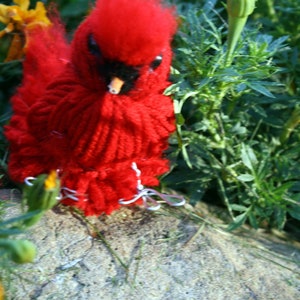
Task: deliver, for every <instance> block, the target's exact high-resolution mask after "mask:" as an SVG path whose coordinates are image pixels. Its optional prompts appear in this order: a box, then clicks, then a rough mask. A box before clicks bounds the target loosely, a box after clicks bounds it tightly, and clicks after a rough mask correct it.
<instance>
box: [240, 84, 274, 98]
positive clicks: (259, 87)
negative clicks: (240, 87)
mask: <svg viewBox="0 0 300 300" xmlns="http://www.w3.org/2000/svg"><path fill="white" fill-rule="evenodd" d="M246 85H247V86H248V87H250V88H251V89H253V90H255V91H256V92H258V93H260V94H263V95H265V96H267V97H270V98H275V96H274V95H273V94H272V93H271V92H270V91H269V90H268V89H267V88H265V87H264V86H263V85H261V84H259V83H253V82H252V83H251V82H246Z"/></svg>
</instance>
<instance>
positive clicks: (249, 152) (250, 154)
mask: <svg viewBox="0 0 300 300" xmlns="http://www.w3.org/2000/svg"><path fill="white" fill-rule="evenodd" d="M241 159H242V161H243V164H244V165H245V166H246V167H247V168H248V169H249V170H251V171H253V170H254V168H253V166H254V165H256V164H257V162H258V161H257V158H256V155H255V153H254V151H253V149H252V148H250V147H249V146H246V145H245V144H242V149H241Z"/></svg>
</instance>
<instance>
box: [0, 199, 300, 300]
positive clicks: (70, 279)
mask: <svg viewBox="0 0 300 300" xmlns="http://www.w3.org/2000/svg"><path fill="white" fill-rule="evenodd" d="M2 198H3V197H2ZM199 212H200V213H199ZM191 213H193V216H194V217H195V216H196V213H197V214H200V216H202V217H203V216H204V215H205V218H206V220H212V221H213V223H214V224H216V222H218V221H219V220H217V219H214V218H213V217H210V215H209V213H208V210H207V208H206V207H205V206H204V205H203V204H201V205H199V207H198V208H197V211H195V210H191V209H190V208H189V207H188V206H187V207H186V209H177V208H172V209H162V210H161V211H160V212H159V213H157V214H154V213H151V212H147V211H144V210H143V209H142V208H130V209H129V208H122V209H121V210H120V211H118V212H116V213H114V214H112V215H111V216H105V217H100V218H89V222H90V223H91V224H92V225H91V224H90V225H88V224H87V223H86V222H85V221H84V220H83V219H82V218H80V216H79V215H78V214H74V213H71V212H70V211H69V210H68V211H66V210H64V209H60V208H56V209H55V210H54V211H49V212H48V213H47V214H46V215H45V216H44V217H43V219H42V220H41V222H39V223H38V224H37V225H36V226H35V227H33V228H32V230H30V232H28V234H27V235H26V238H28V239H30V240H31V241H33V242H34V243H35V244H36V245H37V247H38V256H37V258H36V261H35V263H33V264H27V265H24V266H22V267H19V268H18V269H17V270H18V271H17V272H18V274H20V275H21V276H22V277H23V278H26V279H29V280H30V282H27V281H25V280H21V279H18V278H15V280H14V282H12V283H11V284H10V290H9V291H8V299H14V300H27V299H32V300H33V299H38V300H46V299H47V300H48V299H59V300H60V299H64V300H65V299H70V300H71V299H72V300H73V299H75V300H77V299H78V300H97V299H133V300H135V299H141V298H142V299H144V300H148V299H149V300H151V299H163V300H173V299H175V300H184V299H189V300H192V299H197V300H199V299H200V300H201V299H205V300H206V299H214V300H215V299H222V300H223V299H229V300H238V299H277V300H278V299H279V300H280V299H284V300H288V299H291V300H292V299H300V248H299V244H298V243H297V242H295V241H287V240H286V239H282V238H279V237H276V236H272V235H269V234H265V233H263V232H253V231H251V230H247V231H245V230H244V231H240V232H239V233H238V234H231V233H227V232H225V231H224V230H222V229H221V228H220V227H219V226H211V225H209V224H208V221H207V222H202V221H200V219H199V221H195V220H192V219H191ZM15 214H17V212H16V207H12V208H9V209H8V211H7V216H13V215H15ZM206 214H208V215H206ZM219 222H220V224H221V221H219ZM96 229H97V230H99V232H100V233H101V237H102V238H104V240H105V241H103V239H101V238H99V236H97V230H96ZM106 243H108V245H107V244H106ZM117 257H118V258H117Z"/></svg>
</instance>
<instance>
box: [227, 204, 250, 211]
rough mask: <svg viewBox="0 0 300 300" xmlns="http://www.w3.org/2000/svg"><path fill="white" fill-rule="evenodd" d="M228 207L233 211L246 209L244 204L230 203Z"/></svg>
mask: <svg viewBox="0 0 300 300" xmlns="http://www.w3.org/2000/svg"><path fill="white" fill-rule="evenodd" d="M230 208H231V209H232V210H235V211H246V210H247V209H248V208H247V207H246V206H244V205H239V204H230Z"/></svg>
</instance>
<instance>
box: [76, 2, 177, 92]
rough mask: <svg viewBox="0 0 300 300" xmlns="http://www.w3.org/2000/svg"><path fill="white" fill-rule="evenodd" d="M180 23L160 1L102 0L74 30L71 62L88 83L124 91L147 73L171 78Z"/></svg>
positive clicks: (115, 90)
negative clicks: (172, 51) (173, 43)
mask: <svg viewBox="0 0 300 300" xmlns="http://www.w3.org/2000/svg"><path fill="white" fill-rule="evenodd" d="M176 27H177V24H176V19H175V16H174V10H173V9H172V8H168V7H166V6H164V5H163V4H162V3H161V1H160V0H130V1H128V0H110V1H107V0H98V1H97V3H96V7H95V8H94V10H93V11H92V12H91V14H90V15H89V16H88V17H87V18H86V20H85V21H84V22H83V23H82V24H81V25H80V26H79V28H78V29H77V31H76V33H75V36H74V40H73V43H72V63H73V65H74V66H75V69H76V71H77V73H78V74H79V76H80V79H81V80H83V81H84V82H85V83H86V84H93V85H95V82H96V81H97V82H98V83H97V84H99V85H102V86H104V87H105V88H106V89H107V90H108V91H109V92H110V93H111V94H126V93H128V92H130V91H131V90H132V89H134V88H135V87H136V86H137V85H138V81H139V79H140V78H141V77H143V76H146V73H147V74H148V75H147V76H157V74H156V73H163V74H159V75H164V76H167V73H168V72H169V65H170V55H169V54H168V52H169V51H170V42H171V39H172V36H173V35H174V33H175V31H176ZM163 65H164V66H165V67H162V66H163ZM149 74H150V75H149ZM99 81H100V82H99Z"/></svg>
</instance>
